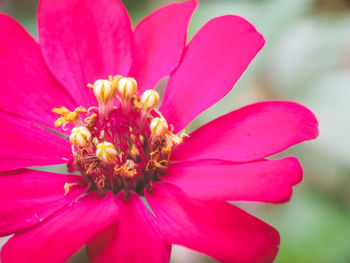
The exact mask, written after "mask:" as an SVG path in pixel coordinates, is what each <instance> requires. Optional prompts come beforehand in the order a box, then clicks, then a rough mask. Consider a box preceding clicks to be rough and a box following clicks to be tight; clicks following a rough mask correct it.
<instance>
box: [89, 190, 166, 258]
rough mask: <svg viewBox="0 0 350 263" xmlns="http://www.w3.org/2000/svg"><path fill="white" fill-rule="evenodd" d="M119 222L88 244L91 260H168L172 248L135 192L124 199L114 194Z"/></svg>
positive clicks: (120, 194) (121, 194)
mask: <svg viewBox="0 0 350 263" xmlns="http://www.w3.org/2000/svg"><path fill="white" fill-rule="evenodd" d="M116 203H117V205H118V207H119V218H118V222H116V223H115V224H114V225H112V226H111V227H110V228H108V229H106V231H104V233H102V235H100V236H97V238H95V239H94V240H93V241H92V242H90V243H89V244H88V255H89V257H90V259H91V260H92V262H99V263H101V262H134V263H137V262H145V260H146V259H147V262H152V263H153V262H154V263H157V262H169V259H170V249H171V247H170V246H169V245H168V244H166V243H165V242H164V241H163V239H162V237H161V235H160V232H159V229H158V226H157V224H156V219H155V218H154V216H153V215H152V214H151V212H150V211H149V210H148V209H147V207H146V206H145V205H144V204H143V202H142V200H141V199H140V198H139V197H138V195H137V194H136V193H134V192H130V196H129V197H128V199H127V201H124V193H123V192H121V193H119V194H118V195H117V198H116Z"/></svg>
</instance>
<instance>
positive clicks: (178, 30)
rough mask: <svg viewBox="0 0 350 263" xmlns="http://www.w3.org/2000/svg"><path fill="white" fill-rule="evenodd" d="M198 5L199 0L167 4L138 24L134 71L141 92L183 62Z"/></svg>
mask: <svg viewBox="0 0 350 263" xmlns="http://www.w3.org/2000/svg"><path fill="white" fill-rule="evenodd" d="M196 6H197V1H196V0H191V1H187V2H184V3H175V4H170V5H167V6H165V7H163V8H161V9H158V10H157V11H155V12H153V13H152V14H151V15H149V16H148V17H146V18H145V19H144V20H142V21H141V22H140V23H139V24H138V26H137V27H136V29H135V32H134V39H135V49H134V61H133V65H132V68H131V72H130V75H131V76H133V77H134V78H135V79H136V80H137V82H138V84H139V91H140V92H143V91H144V90H146V89H153V88H154V86H155V85H156V84H157V83H158V81H159V80H160V79H161V78H163V77H165V76H166V75H169V74H170V73H171V71H173V69H174V68H175V67H176V66H177V65H178V64H179V62H180V59H181V55H182V51H183V49H184V47H185V44H186V33H187V26H188V23H189V19H190V17H191V15H192V13H193V11H194V9H195V7H196Z"/></svg>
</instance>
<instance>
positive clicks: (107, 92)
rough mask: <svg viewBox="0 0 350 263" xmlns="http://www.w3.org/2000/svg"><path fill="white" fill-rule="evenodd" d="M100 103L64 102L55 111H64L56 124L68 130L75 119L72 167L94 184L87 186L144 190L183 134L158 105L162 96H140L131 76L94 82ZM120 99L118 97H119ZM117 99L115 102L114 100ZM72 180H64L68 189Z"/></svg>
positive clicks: (149, 93) (162, 168) (155, 178)
mask: <svg viewBox="0 0 350 263" xmlns="http://www.w3.org/2000/svg"><path fill="white" fill-rule="evenodd" d="M88 86H89V87H91V88H93V90H94V94H95V96H96V98H97V100H98V104H99V106H98V107H90V108H89V109H85V108H83V107H78V108H76V109H75V110H74V111H73V112H71V111H69V110H68V109H66V108H65V107H61V108H55V109H53V111H54V112H55V113H57V114H60V115H62V117H60V118H59V119H58V120H57V121H56V122H55V126H61V125H62V128H63V129H66V125H67V124H72V125H73V126H75V127H73V129H72V131H71V134H70V136H69V140H70V141H71V143H72V153H73V154H72V156H73V157H72V159H71V160H70V161H69V163H68V167H69V170H70V171H71V172H73V171H79V172H80V173H81V175H82V176H84V177H85V178H86V179H87V180H88V181H89V182H90V183H91V187H90V189H89V191H94V190H98V191H101V192H105V191H108V190H112V191H113V192H114V193H118V192H119V191H121V190H125V191H126V193H127V192H128V190H133V191H135V192H137V193H138V194H140V195H143V190H144V188H145V187H146V186H149V187H152V182H154V181H159V180H160V177H159V176H161V175H162V174H164V173H165V170H166V167H167V164H168V162H169V158H170V154H171V151H172V148H173V146H174V145H176V144H180V143H182V138H183V136H185V133H184V132H183V133H182V135H181V136H177V135H175V134H173V133H172V130H173V128H172V125H170V127H171V129H170V130H169V126H168V123H167V121H166V120H165V118H164V117H163V116H162V114H161V113H160V112H159V111H158V110H157V109H156V108H155V107H156V106H157V104H158V101H159V95H158V93H157V92H156V91H154V90H146V91H145V92H144V93H143V94H142V96H140V97H139V96H137V95H136V93H137V83H136V81H135V79H133V78H126V77H122V76H119V75H117V76H115V77H110V78H109V80H97V81H96V82H95V83H94V84H93V85H91V84H89V85H88ZM116 98H117V99H118V100H116ZM115 101H116V102H118V101H119V103H117V106H116V105H115ZM69 187H70V185H69V184H66V185H65V191H66V193H68V192H69Z"/></svg>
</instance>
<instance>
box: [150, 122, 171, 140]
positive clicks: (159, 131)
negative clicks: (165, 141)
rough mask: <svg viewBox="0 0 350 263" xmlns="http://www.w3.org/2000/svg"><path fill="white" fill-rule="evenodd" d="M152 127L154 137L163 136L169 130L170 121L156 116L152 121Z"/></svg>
mask: <svg viewBox="0 0 350 263" xmlns="http://www.w3.org/2000/svg"><path fill="white" fill-rule="evenodd" d="M150 129H151V132H152V135H153V136H154V137H156V138H159V137H163V136H164V135H165V134H166V133H167V132H168V123H167V121H166V119H164V118H159V117H156V118H154V119H153V120H152V121H151V124H150Z"/></svg>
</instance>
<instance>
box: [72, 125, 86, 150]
mask: <svg viewBox="0 0 350 263" xmlns="http://www.w3.org/2000/svg"><path fill="white" fill-rule="evenodd" d="M69 140H70V142H71V143H72V144H73V145H75V146H80V147H86V146H88V145H89V144H90V142H91V133H90V131H89V130H88V129H87V128H86V127H84V126H79V127H75V128H73V130H72V133H71V134H70V136H69Z"/></svg>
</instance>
